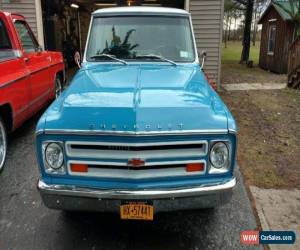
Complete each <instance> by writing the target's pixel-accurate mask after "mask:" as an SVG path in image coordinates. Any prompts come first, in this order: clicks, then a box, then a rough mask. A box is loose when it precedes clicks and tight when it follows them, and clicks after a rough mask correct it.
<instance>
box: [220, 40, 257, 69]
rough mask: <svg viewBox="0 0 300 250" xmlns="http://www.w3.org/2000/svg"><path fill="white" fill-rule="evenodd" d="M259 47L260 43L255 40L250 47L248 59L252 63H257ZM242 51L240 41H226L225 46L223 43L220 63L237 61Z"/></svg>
mask: <svg viewBox="0 0 300 250" xmlns="http://www.w3.org/2000/svg"><path fill="white" fill-rule="evenodd" d="M259 48H260V43H259V42H256V45H255V46H252V45H251V48H250V60H252V61H253V62H254V64H255V65H256V64H258V60H259ZM241 53H242V42H241V41H238V42H227V48H225V45H224V43H223V48H222V63H234V62H239V61H240V58H241Z"/></svg>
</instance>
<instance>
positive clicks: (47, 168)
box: [42, 141, 66, 175]
mask: <svg viewBox="0 0 300 250" xmlns="http://www.w3.org/2000/svg"><path fill="white" fill-rule="evenodd" d="M52 143H54V144H56V145H58V146H59V147H60V149H61V150H62V154H63V162H62V164H61V166H60V167H59V168H54V167H53V166H51V165H50V164H49V162H48V161H47V159H46V150H47V147H48V146H49V145H50V144H52ZM64 152H65V149H64V144H63V142H61V141H44V142H43V143H42V155H43V164H44V169H45V172H46V173H47V174H56V175H63V174H65V173H66V168H65V156H64Z"/></svg>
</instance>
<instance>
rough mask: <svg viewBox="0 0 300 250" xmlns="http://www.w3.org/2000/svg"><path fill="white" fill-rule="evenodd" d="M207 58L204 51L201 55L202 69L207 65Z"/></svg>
mask: <svg viewBox="0 0 300 250" xmlns="http://www.w3.org/2000/svg"><path fill="white" fill-rule="evenodd" d="M206 56H207V53H206V51H202V53H201V58H202V63H201V69H203V67H204V65H205V61H206Z"/></svg>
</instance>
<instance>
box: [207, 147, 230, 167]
mask: <svg viewBox="0 0 300 250" xmlns="http://www.w3.org/2000/svg"><path fill="white" fill-rule="evenodd" d="M209 159H210V163H211V165H212V166H213V167H214V168H217V169H226V170H227V168H228V165H229V150H228V147H227V145H226V144H225V143H224V142H217V143H215V144H214V145H213V147H212V148H211V150H210V156H209Z"/></svg>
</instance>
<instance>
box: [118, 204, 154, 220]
mask: <svg viewBox="0 0 300 250" xmlns="http://www.w3.org/2000/svg"><path fill="white" fill-rule="evenodd" d="M153 214H154V208H153V205H151V204H148V203H147V202H126V203H124V204H122V205H121V207H120V215H121V219H122V220H153Z"/></svg>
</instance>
